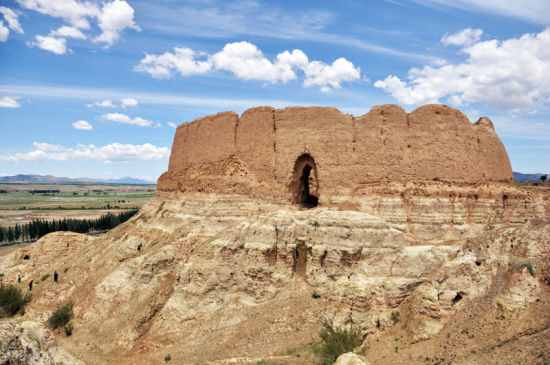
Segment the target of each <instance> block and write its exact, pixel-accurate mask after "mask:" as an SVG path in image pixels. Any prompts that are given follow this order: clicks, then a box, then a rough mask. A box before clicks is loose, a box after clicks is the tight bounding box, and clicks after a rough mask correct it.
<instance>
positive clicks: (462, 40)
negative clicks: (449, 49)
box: [441, 28, 483, 47]
mask: <svg viewBox="0 0 550 365" xmlns="http://www.w3.org/2000/svg"><path fill="white" fill-rule="evenodd" d="M482 34H483V30H481V29H472V28H466V29H463V30H461V31H460V32H457V33H455V34H449V35H445V36H443V38H441V43H443V44H444V45H446V46H449V45H453V46H461V47H467V46H471V45H472V44H474V43H476V42H477V41H479V39H480V38H481V35H482Z"/></svg>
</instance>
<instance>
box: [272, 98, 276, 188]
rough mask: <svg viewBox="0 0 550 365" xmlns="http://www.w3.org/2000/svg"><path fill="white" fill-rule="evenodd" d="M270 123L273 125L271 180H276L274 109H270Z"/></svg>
mask: <svg viewBox="0 0 550 365" xmlns="http://www.w3.org/2000/svg"><path fill="white" fill-rule="evenodd" d="M271 122H272V125H273V133H272V136H273V138H272V141H273V163H272V165H271V175H272V177H273V180H277V172H276V170H275V166H277V123H276V121H275V109H271Z"/></svg>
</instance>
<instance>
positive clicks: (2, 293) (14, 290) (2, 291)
mask: <svg viewBox="0 0 550 365" xmlns="http://www.w3.org/2000/svg"><path fill="white" fill-rule="evenodd" d="M31 298H32V296H31V294H27V295H25V296H23V293H22V292H21V289H19V288H18V287H16V286H14V285H8V286H6V287H0V306H1V307H2V310H3V312H5V313H6V314H7V315H10V316H13V315H14V314H16V313H17V312H20V311H22V312H23V313H25V312H24V311H25V309H24V307H25V304H27V303H28V302H30V301H31Z"/></svg>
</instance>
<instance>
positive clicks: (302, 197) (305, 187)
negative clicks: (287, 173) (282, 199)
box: [290, 154, 319, 208]
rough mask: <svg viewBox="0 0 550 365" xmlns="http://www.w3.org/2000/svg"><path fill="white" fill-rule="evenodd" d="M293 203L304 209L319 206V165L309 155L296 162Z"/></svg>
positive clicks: (293, 179) (292, 187)
mask: <svg viewBox="0 0 550 365" xmlns="http://www.w3.org/2000/svg"><path fill="white" fill-rule="evenodd" d="M290 192H291V194H292V196H293V200H292V201H293V203H294V204H299V205H300V206H302V207H304V208H313V207H316V206H317V205H318V204H319V180H318V179H317V165H316V164H315V160H314V159H313V157H311V156H310V155H309V154H304V155H302V156H300V157H298V159H297V160H296V163H295V164H294V170H293V173H292V181H291V183H290Z"/></svg>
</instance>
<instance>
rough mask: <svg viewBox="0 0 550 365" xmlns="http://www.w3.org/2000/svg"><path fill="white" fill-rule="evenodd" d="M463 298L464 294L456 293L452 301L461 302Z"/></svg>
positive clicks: (453, 302)
mask: <svg viewBox="0 0 550 365" xmlns="http://www.w3.org/2000/svg"><path fill="white" fill-rule="evenodd" d="M461 300H462V295H461V294H460V293H456V296H455V297H454V298H453V300H452V301H451V302H452V304H453V305H455V304H456V303H458V302H460V301H461Z"/></svg>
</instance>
